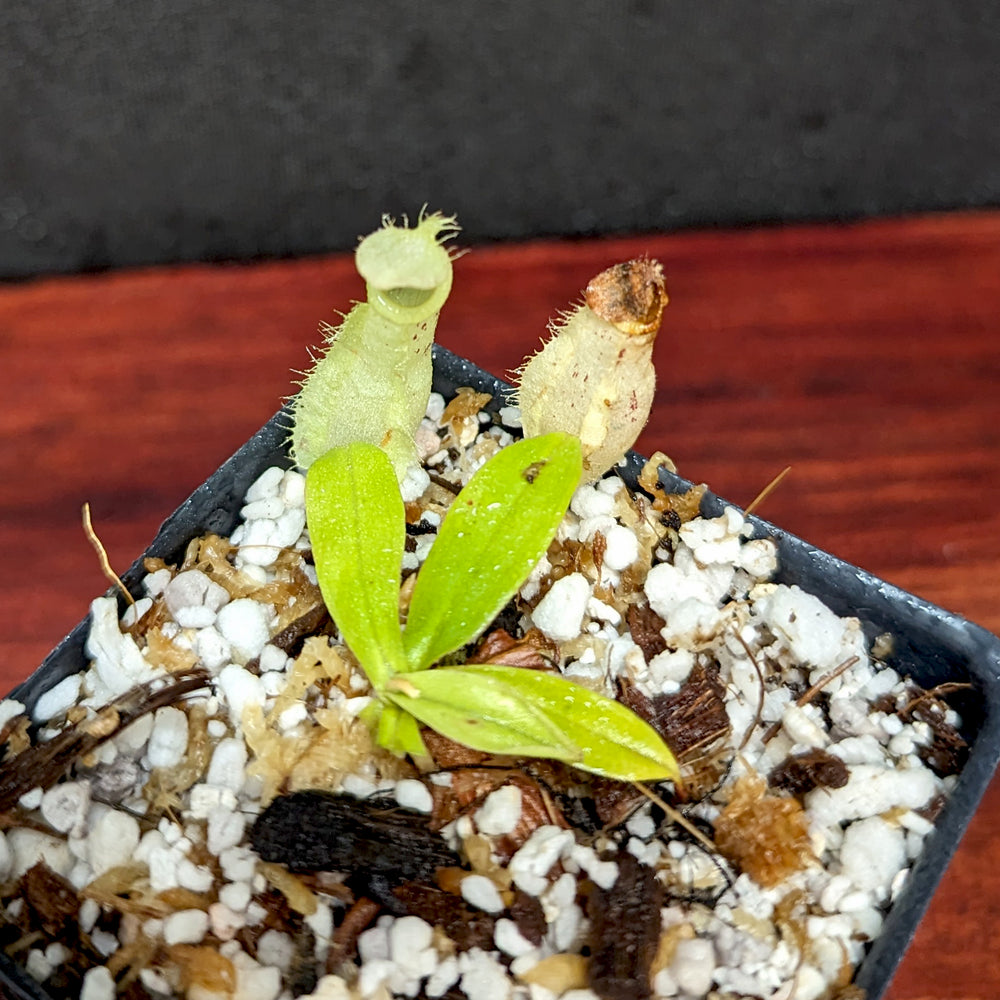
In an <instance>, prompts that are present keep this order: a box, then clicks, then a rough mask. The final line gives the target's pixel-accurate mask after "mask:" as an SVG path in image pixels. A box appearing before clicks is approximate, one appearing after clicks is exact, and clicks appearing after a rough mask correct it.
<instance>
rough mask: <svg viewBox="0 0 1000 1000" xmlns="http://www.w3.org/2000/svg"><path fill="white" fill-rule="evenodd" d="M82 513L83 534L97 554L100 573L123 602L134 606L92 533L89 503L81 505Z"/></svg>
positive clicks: (106, 554) (92, 526)
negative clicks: (112, 586) (115, 588)
mask: <svg viewBox="0 0 1000 1000" xmlns="http://www.w3.org/2000/svg"><path fill="white" fill-rule="evenodd" d="M82 513H83V533H84V534H85V535H86V536H87V541H88V542H90V544H91V545H93V547H94V551H95V552H96V553H97V560H98V562H99V563H100V564H101V572H102V573H103V574H104V576H105V578H106V579H108V580H110V581H111V583H112V584H113V585H114V586H116V587H117V588H118V589H119V590H120V591H121V592H122V593H123V594H124V595H125V600H126V601H128V602H129V604H135V600H134V599H133V597H132V595H131V594H130V593H129V592H128V588H127V587H126V586H125V584H124V583H122V581H121V577H120V576H119V575H118V574H117V573H116V572H115V571H114V570H113V569H112V568H111V560H110V559H108V553H107V550H106V549H105V548H104V546H103V545H102V544H101V540H100V539H99V538H98V537H97V532H96V531H94V523H93V521H91V519H90V504H89V503H85V504H84V505H83V512H82Z"/></svg>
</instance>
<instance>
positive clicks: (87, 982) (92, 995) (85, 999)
mask: <svg viewBox="0 0 1000 1000" xmlns="http://www.w3.org/2000/svg"><path fill="white" fill-rule="evenodd" d="M115 992H116V990H115V981H114V979H113V978H112V976H111V973H110V972H109V971H108V970H107V968H106V967H105V966H103V965H98V966H96V967H95V968H93V969H88V970H87V971H86V972H85V973H84V974H83V985H82V986H81V988H80V1000H114V998H115Z"/></svg>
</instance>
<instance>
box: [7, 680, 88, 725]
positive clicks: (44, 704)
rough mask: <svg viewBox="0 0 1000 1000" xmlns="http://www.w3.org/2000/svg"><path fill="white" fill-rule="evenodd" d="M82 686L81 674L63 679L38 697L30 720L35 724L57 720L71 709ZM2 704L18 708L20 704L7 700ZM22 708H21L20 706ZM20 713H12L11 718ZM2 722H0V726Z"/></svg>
mask: <svg viewBox="0 0 1000 1000" xmlns="http://www.w3.org/2000/svg"><path fill="white" fill-rule="evenodd" d="M82 684H83V674H70V675H69V677H65V678H63V680H61V681H60V682H59V683H58V684H56V685H55V686H54V687H51V688H49V690H48V691H46V692H45V693H44V694H42V695H39V698H38V700H37V701H36V702H35V707H34V708H33V709H32V710H31V718H32V719H33V720H34V721H35V722H48V721H49V720H50V719H55V718H58V717H59V716H60V715H63V714H64V713H65V712H66V711H67V710H68V709H70V708H72V707H73V706H74V705H75V704H76V702H77V699H78V698H79V697H80V687H81V686H82ZM4 704H10V705H15V706H18V705H20V702H16V701H10V700H8V701H7V702H5V703H4ZM22 707H23V706H22ZM19 714H20V712H14V714H13V715H12V716H11V718H13V717H14V716H16V715H19ZM3 721H6V720H3ZM2 724H3V722H2V721H0V725H2Z"/></svg>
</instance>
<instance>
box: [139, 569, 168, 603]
mask: <svg viewBox="0 0 1000 1000" xmlns="http://www.w3.org/2000/svg"><path fill="white" fill-rule="evenodd" d="M168 583H170V570H169V569H167V567H166V566H164V567H163V569H158V570H156V572H155V573H147V574H146V576H145V577H144V578H143V581H142V589H143V590H145V591H146V593H147V594H148V595H149V596H150V597H159V596H160V594H162V593H163V588H164V587H166V585H167V584H168Z"/></svg>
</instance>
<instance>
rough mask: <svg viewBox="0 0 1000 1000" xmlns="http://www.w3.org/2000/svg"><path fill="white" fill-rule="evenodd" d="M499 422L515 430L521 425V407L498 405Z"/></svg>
mask: <svg viewBox="0 0 1000 1000" xmlns="http://www.w3.org/2000/svg"><path fill="white" fill-rule="evenodd" d="M500 423H502V424H503V425H504V427H510V428H512V429H513V430H517V429H518V428H520V426H521V407H519V406H501V407H500Z"/></svg>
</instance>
